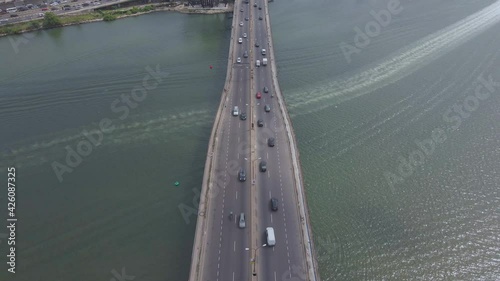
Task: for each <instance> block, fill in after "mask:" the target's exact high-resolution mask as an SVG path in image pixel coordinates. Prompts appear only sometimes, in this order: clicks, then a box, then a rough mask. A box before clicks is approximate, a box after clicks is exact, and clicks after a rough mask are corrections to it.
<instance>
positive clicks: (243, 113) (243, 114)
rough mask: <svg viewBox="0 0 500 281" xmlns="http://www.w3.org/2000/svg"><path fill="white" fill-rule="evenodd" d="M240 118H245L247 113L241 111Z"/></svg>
mask: <svg viewBox="0 0 500 281" xmlns="http://www.w3.org/2000/svg"><path fill="white" fill-rule="evenodd" d="M240 119H241V120H247V114H246V113H245V112H242V113H241V114H240Z"/></svg>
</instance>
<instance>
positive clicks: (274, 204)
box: [271, 197, 278, 212]
mask: <svg viewBox="0 0 500 281" xmlns="http://www.w3.org/2000/svg"><path fill="white" fill-rule="evenodd" d="M271 210H273V211H275V212H276V211H277V210H278V199H276V198H274V197H273V198H271Z"/></svg>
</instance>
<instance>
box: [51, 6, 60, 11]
mask: <svg viewBox="0 0 500 281" xmlns="http://www.w3.org/2000/svg"><path fill="white" fill-rule="evenodd" d="M50 9H51V10H52V11H57V10H59V8H56V7H52V8H50Z"/></svg>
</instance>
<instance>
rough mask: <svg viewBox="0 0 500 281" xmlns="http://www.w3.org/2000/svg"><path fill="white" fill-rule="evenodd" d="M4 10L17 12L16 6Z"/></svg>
mask: <svg viewBox="0 0 500 281" xmlns="http://www.w3.org/2000/svg"><path fill="white" fill-rule="evenodd" d="M5 11H6V12H7V13H15V12H17V8H7V9H6V10H5Z"/></svg>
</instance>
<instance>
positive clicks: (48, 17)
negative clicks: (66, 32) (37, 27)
mask: <svg viewBox="0 0 500 281" xmlns="http://www.w3.org/2000/svg"><path fill="white" fill-rule="evenodd" d="M58 26H62V21H61V19H60V18H59V17H58V16H57V15H56V14H54V13H51V12H48V13H46V14H45V17H44V19H43V27H45V28H52V27H58Z"/></svg>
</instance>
